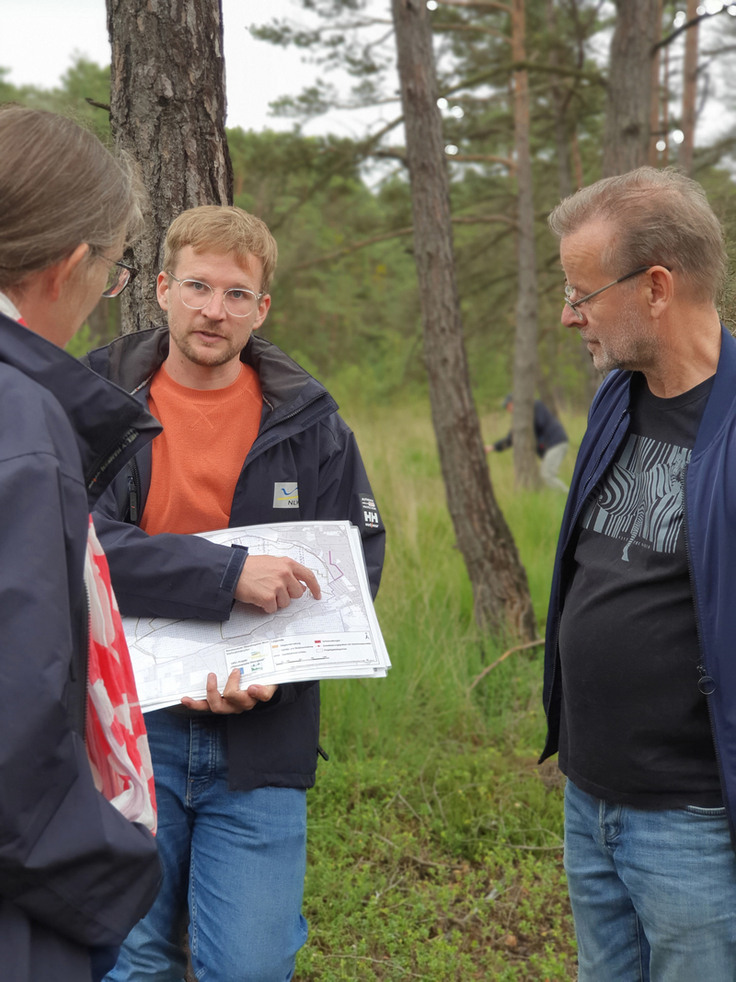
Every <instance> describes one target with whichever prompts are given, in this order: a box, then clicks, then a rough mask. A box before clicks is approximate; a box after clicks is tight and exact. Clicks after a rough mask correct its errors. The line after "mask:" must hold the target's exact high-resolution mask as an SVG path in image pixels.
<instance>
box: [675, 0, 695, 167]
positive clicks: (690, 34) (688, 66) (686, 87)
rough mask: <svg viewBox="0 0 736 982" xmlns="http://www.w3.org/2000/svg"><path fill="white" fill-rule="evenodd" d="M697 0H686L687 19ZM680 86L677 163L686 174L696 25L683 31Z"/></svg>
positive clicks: (692, 122) (690, 142) (692, 137)
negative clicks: (680, 113) (679, 139)
mask: <svg viewBox="0 0 736 982" xmlns="http://www.w3.org/2000/svg"><path fill="white" fill-rule="evenodd" d="M697 6H698V0H687V19H688V20H693V19H694V18H695V17H696V15H697ZM683 75H684V78H683V87H682V133H683V136H684V137H685V139H684V140H683V141H682V146H681V147H680V153H679V156H678V163H679V164H680V167H682V169H683V170H684V171H685V173H686V174H692V172H693V151H694V149H695V98H696V94H697V78H698V25H697V24H694V25H693V27H690V28H688V30H687V31H686V32H685V64H684V68H683Z"/></svg>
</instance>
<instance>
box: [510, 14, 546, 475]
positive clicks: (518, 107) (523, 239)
mask: <svg viewBox="0 0 736 982" xmlns="http://www.w3.org/2000/svg"><path fill="white" fill-rule="evenodd" d="M525 34H526V29H525V18H524V0H512V14H511V50H512V53H513V55H512V56H513V59H514V61H515V62H524V61H526V50H525ZM514 141H515V144H516V175H517V189H518V221H519V229H518V233H517V240H516V241H517V250H518V252H517V291H518V292H517V300H516V333H515V337H514V414H513V421H512V432H513V437H514V442H513V448H514V473H515V477H516V486H517V487H520V488H535V487H538V486H539V467H538V466H537V450H536V447H537V441H536V439H535V437H534V394H535V390H536V387H537V367H538V366H537V333H538V329H537V249H536V241H535V237H534V187H533V183H532V161H531V151H530V149H529V78H528V75H527V72H526V71H517V72H514Z"/></svg>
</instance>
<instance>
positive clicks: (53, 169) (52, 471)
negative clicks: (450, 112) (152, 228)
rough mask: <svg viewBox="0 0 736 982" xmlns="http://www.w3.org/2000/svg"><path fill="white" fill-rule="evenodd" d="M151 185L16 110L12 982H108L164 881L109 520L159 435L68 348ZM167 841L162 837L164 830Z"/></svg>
mask: <svg viewBox="0 0 736 982" xmlns="http://www.w3.org/2000/svg"><path fill="white" fill-rule="evenodd" d="M139 198H140V192H139V191H138V189H137V185H136V182H135V181H134V179H133V177H132V174H131V172H130V170H129V168H127V167H126V166H124V164H123V163H122V162H121V161H118V160H116V159H115V158H113V157H112V156H111V154H110V153H108V151H107V150H106V149H105V148H104V147H103V146H102V144H101V143H100V142H99V141H98V140H97V139H96V137H94V136H93V135H92V134H91V133H89V132H87V131H86V130H83V129H82V128H81V127H79V126H77V125H76V124H75V123H72V122H71V121H70V120H68V119H64V118H62V117H60V116H56V115H54V114H52V113H47V112H40V111H35V110H30V109H25V108H22V107H20V106H8V107H4V108H2V109H0V515H1V516H2V520H1V521H0V691H1V692H2V702H3V712H2V716H0V975H1V976H2V978H3V979H7V980H8V982H90V979H92V980H98V979H100V978H101V977H102V976H103V975H104V973H105V972H106V971H107V970H108V969H109V968H110V966H111V965H112V964H113V963H114V961H115V957H116V955H117V949H118V947H119V945H120V944H121V943H122V941H123V939H124V938H125V936H126V935H127V934H128V932H129V931H130V929H131V928H132V927H133V925H134V924H135V923H136V921H138V920H139V919H140V918H141V917H142V916H143V915H144V914H145V913H146V911H147V910H148V908H149V907H150V906H151V903H152V902H153V900H154V898H155V895H156V892H157V890H158V887H159V884H160V880H161V870H160V865H159V862H158V858H157V853H156V846H155V841H154V839H153V836H152V835H151V832H150V831H149V829H153V828H154V825H155V807H154V802H153V798H152V783H151V780H150V756H149V754H148V749H147V744H146V736H145V728H144V727H143V721H142V716H141V713H140V707H139V706H138V705H137V700H136V696H135V686H134V683H133V680H132V671H131V669H130V661H129V658H128V653H127V648H126V647H125V639H124V637H122V633H121V630H120V618H119V615H118V614H117V610H116V607H115V601H114V597H113V596H112V594H111V592H110V589H109V575H108V573H107V564H106V563H105V559H104V556H103V554H102V551H101V549H100V548H99V544H98V542H97V540H96V537H95V535H94V529H93V528H92V527H91V522H90V516H89V510H90V506H91V504H92V503H94V501H95V500H96V499H97V498H98V496H99V495H100V493H101V492H102V491H103V490H104V489H105V487H106V486H107V484H108V483H109V482H110V480H111V479H112V477H113V476H114V474H115V472H116V471H117V469H118V468H119V467H120V466H121V465H122V464H124V463H125V461H126V460H127V459H128V458H129V457H130V456H131V455H132V454H134V453H136V452H137V450H138V449H139V448H140V447H141V446H143V444H145V443H146V442H147V441H150V440H151V439H152V438H153V437H154V436H155V434H156V433H157V432H158V431H159V427H158V425H157V423H156V421H155V420H154V419H153V418H152V417H151V416H150V415H149V414H148V413H147V412H146V411H145V408H144V407H141V405H140V403H138V402H137V401H136V400H135V399H133V398H131V397H130V396H128V395H127V394H126V393H124V392H121V391H120V390H119V389H118V388H117V387H116V386H114V385H111V384H110V383H109V382H106V381H104V380H103V379H101V378H99V377H98V376H97V375H95V374H94V373H93V372H91V371H90V370H89V369H88V368H85V367H84V366H83V365H81V364H80V363H79V362H78V361H76V360H75V359H74V358H72V357H71V356H70V355H68V354H66V353H65V352H64V351H63V350H62V348H63V346H64V345H65V344H66V343H67V342H68V341H69V340H70V338H71V337H72V336H73V335H74V333H75V332H76V331H77V330H78V328H79V327H80V326H81V325H82V323H83V322H84V320H85V319H86V317H87V315H88V314H89V313H90V311H91V310H92V308H93V307H94V306H95V304H96V303H97V301H98V300H99V298H100V296H101V295H103V296H113V295H116V294H117V293H119V292H120V290H122V288H123V287H124V286H125V284H126V283H127V281H128V279H129V278H130V275H131V271H130V270H128V269H126V268H125V267H123V266H122V265H121V264H120V263H119V262H118V260H119V258H120V255H121V253H122V250H123V246H124V244H125V241H126V234H127V233H128V230H129V229H131V228H133V227H134V226H135V225H136V223H137V222H138V220H139V218H140V206H139ZM144 825H145V826H147V827H144Z"/></svg>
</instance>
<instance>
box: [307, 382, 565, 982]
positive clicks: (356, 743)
mask: <svg viewBox="0 0 736 982" xmlns="http://www.w3.org/2000/svg"><path fill="white" fill-rule="evenodd" d="M342 411H343V415H344V416H345V417H346V418H347V420H348V421H349V422H350V424H351V425H352V426H353V428H354V429H355V431H356V434H357V436H358V441H359V444H360V447H361V450H362V453H363V455H364V457H365V461H366V466H367V467H368V470H369V473H370V475H371V480H372V482H373V487H374V490H375V493H376V497H377V500H378V502H379V505H380V507H381V509H382V514H383V517H384V521H385V523H386V526H387V529H388V537H389V538H388V543H389V547H388V551H387V558H386V566H385V571H384V576H383V581H382V584H381V590H380V592H379V595H378V600H377V604H376V607H377V611H378V615H379V619H380V622H381V625H382V629H383V632H384V636H385V639H386V644H387V646H388V649H389V652H390V654H391V659H392V662H393V668H392V669H391V671H390V673H389V676H388V678H387V679H385V680H374V681H368V680H365V681H349V682H348V681H345V682H331V683H326V684H325V685H323V687H322V694H323V695H322V698H323V722H322V738H321V739H322V744H323V746H324V747H325V749H326V750H327V751H328V753H329V754H330V760H329V762H328V763H324V762H320V768H319V775H318V780H317V786H316V787H315V788H314V789H313V790H312V791H310V792H309V796H308V802H309V815H310V819H309V869H308V873H307V884H306V903H305V913H306V916H307V917H308V919H309V921H310V941H309V943H308V944H307V946H306V947H305V948H304V950H303V951H302V952H301V953H300V955H299V961H298V969H297V975H296V979H297V980H298V982H318V980H319V982H332V980H335V982H337V980H348V979H360V980H379V979H380V980H399V979H401V980H404V979H411V978H417V979H423V980H426V982H429V980H449V979H457V980H468V979H493V980H529V982H531V980H534V982H542V980H545V979H547V980H563V979H565V980H567V979H574V978H575V973H576V968H575V953H574V941H573V930H572V921H571V916H570V912H569V907H568V902H567V896H566V890H565V880H564V873H563V871H562V853H561V836H562V785H561V781H560V775H559V772H558V771H557V769H556V765H554V764H553V765H552V766H550V765H549V764H546V765H544V766H543V767H542V768H541V772H540V769H539V768H538V767H537V765H536V760H537V758H538V756H539V753H540V751H541V748H542V746H543V743H544V734H545V728H544V718H543V713H542V709H541V684H542V655H541V649H536V650H533V651H531V652H526V651H523V652H517V653H515V654H512V655H510V656H509V657H508V658H507V659H506V660H505V661H504V662H503V663H501V664H500V665H498V667H497V668H494V669H493V670H492V671H491V672H490V673H489V674H488V675H487V676H486V677H485V679H484V680H483V681H481V682H480V683H479V684H478V685H477V686H476V688H475V689H474V690H473V691H472V692H470V691H469V687H470V685H471V683H472V681H473V679H474V678H475V677H476V676H477V675H478V674H479V673H480V672H481V671H482V670H483V668H484V667H485V666H487V665H489V664H491V663H492V662H493V661H494V660H495V659H496V658H497V657H498V656H499V655H500V654H501V653H502V652H501V650H500V649H498V648H497V647H496V646H494V644H493V643H492V642H490V641H489V640H488V639H487V638H483V637H480V636H479V635H478V633H477V630H476V628H475V626H474V622H473V618H472V605H471V601H472V598H471V594H470V588H469V585H468V582H467V576H466V575H465V573H464V569H463V564H462V558H461V557H460V555H459V553H458V551H457V550H456V549H455V548H453V533H452V527H451V523H450V521H449V518H448V516H447V509H446V507H445V503H444V491H443V486H442V480H441V477H440V471H439V464H438V461H437V455H436V451H435V446H434V436H433V433H432V429H431V424H430V423H429V408H428V406H427V405H425V404H424V403H422V402H420V401H418V400H417V401H413V402H411V403H410V404H408V405H403V406H399V405H393V406H392V407H390V408H387V407H381V406H378V407H372V408H370V409H367V410H366V409H364V408H362V406H361V405H360V403H358V405H357V406H356V405H354V404H352V403H351V402H349V401H348V400H346V401H345V402H344V404H343V406H342ZM482 422H483V430H484V436H485V437H486V438H487V439H490V438H492V437H495V436H497V435H500V434H503V433H504V432H505V431H506V428H507V426H508V416H507V415H506V414H505V413H502V412H501V411H498V412H495V413H491V414H487V415H485V416H484V417H483V420H482ZM564 422H565V425H566V426H567V427H568V429H569V432H570V434H571V437H572V440H573V443H574V444H577V443H578V442H579V439H580V436H581V434H582V429H583V426H584V418H583V417H582V416H576V417H570V416H565V417H564ZM574 449H575V447H574V448H573V453H571V455H570V459H568V460H567V461H566V466H565V467H564V468H563V471H562V474H563V477H567V476H569V475H570V472H571V467H572V458H573V456H574ZM491 466H492V470H493V479H494V485H495V487H496V490H497V493H498V495H499V499H500V501H501V505H502V507H503V509H504V512H505V514H506V516H507V518H508V520H509V522H510V524H511V527H512V531H513V533H514V535H515V537H516V540H517V543H518V545H519V549H520V552H521V557H522V561H523V562H524V564H525V566H526V569H527V572H528V574H529V579H530V583H531V588H532V593H533V597H534V604H535V609H536V611H537V613H538V616H540V618H541V617H543V615H544V612H545V610H546V604H547V594H548V591H549V581H550V575H551V566H552V559H553V555H554V549H555V545H556V538H557V532H558V529H559V524H560V521H561V518H562V509H563V506H564V496H563V495H560V494H557V493H555V492H553V491H549V490H544V491H540V492H537V493H532V494H525V495H524V496H519V495H517V494H515V493H514V490H513V472H512V471H513V467H512V459H511V454H510V453H506V454H497V455H495V456H494V457H492V458H491ZM540 629H541V628H540Z"/></svg>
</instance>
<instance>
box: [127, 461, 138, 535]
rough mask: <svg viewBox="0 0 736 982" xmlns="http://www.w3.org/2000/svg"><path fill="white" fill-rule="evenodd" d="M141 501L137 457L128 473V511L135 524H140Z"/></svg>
mask: <svg viewBox="0 0 736 982" xmlns="http://www.w3.org/2000/svg"><path fill="white" fill-rule="evenodd" d="M140 503H141V475H140V471H139V470H138V464H137V462H136V459H135V457H134V458H133V460H132V461H131V464H130V474H129V475H128V513H129V515H130V520H131V522H132V523H133V525H137V524H138V512H139V508H140Z"/></svg>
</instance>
